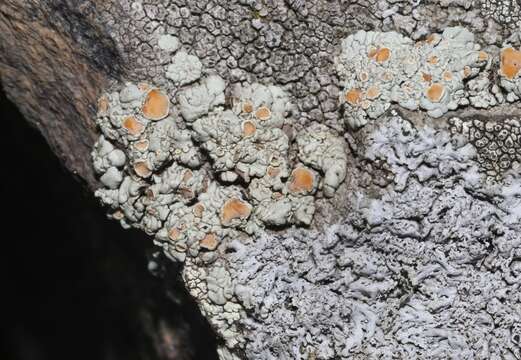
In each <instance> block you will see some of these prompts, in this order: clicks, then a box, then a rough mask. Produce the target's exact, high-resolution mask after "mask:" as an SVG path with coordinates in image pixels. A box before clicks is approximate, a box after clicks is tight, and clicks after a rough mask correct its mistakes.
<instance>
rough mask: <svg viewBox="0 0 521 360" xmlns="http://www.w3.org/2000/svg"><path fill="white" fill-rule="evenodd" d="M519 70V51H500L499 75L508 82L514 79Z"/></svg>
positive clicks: (509, 49)
mask: <svg viewBox="0 0 521 360" xmlns="http://www.w3.org/2000/svg"><path fill="white" fill-rule="evenodd" d="M520 70H521V51H518V50H515V49H514V48H507V49H504V50H503V51H501V67H500V71H501V75H503V76H504V77H506V78H507V79H509V80H512V79H514V78H515V77H516V76H517V75H518V74H519V71H520Z"/></svg>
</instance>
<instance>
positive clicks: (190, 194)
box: [177, 186, 195, 200]
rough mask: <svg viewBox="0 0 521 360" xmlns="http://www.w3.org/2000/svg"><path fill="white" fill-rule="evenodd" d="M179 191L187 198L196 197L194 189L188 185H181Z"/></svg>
mask: <svg viewBox="0 0 521 360" xmlns="http://www.w3.org/2000/svg"><path fill="white" fill-rule="evenodd" d="M177 192H178V193H179V194H180V195H181V196H182V197H183V198H184V199H187V200H190V199H193V198H194V197H195V194H194V191H193V190H192V189H190V188H188V187H186V186H179V187H178V188H177Z"/></svg>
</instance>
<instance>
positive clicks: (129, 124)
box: [122, 116, 145, 135]
mask: <svg viewBox="0 0 521 360" xmlns="http://www.w3.org/2000/svg"><path fill="white" fill-rule="evenodd" d="M122 125H123V127H124V128H125V130H127V132H128V133H129V134H130V135H139V134H141V133H142V132H143V129H144V128H145V127H144V126H143V124H142V123H141V122H139V120H138V119H136V118H135V117H134V116H127V117H126V118H124V119H123V123H122Z"/></svg>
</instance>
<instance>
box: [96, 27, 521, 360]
mask: <svg viewBox="0 0 521 360" xmlns="http://www.w3.org/2000/svg"><path fill="white" fill-rule="evenodd" d="M160 40H161V46H162V48H163V49H164V50H165V51H166V52H168V53H169V54H172V53H174V55H173V56H172V58H171V61H170V63H165V64H164V66H163V68H162V69H163V70H162V72H161V73H160V76H161V78H162V80H161V81H163V80H164V79H166V81H167V82H168V85H167V86H165V88H158V87H155V86H152V85H151V84H149V83H146V82H140V83H136V84H134V83H130V82H129V83H124V84H114V86H113V87H111V88H110V89H109V90H108V91H107V92H106V93H105V94H104V95H102V97H101V98H100V102H99V109H98V110H99V111H98V118H97V122H98V125H99V127H100V128H101V131H102V133H103V135H102V136H101V137H100V139H99V141H98V143H97V144H96V146H95V147H94V150H93V161H94V164H95V169H96V171H97V172H98V173H99V175H100V180H101V181H102V183H103V184H104V186H105V187H104V188H102V189H99V190H98V191H97V192H96V195H97V196H98V197H99V198H100V199H101V201H102V202H103V203H104V204H105V205H107V206H109V207H110V217H112V218H114V219H117V220H118V221H120V223H121V224H122V225H123V226H124V227H135V228H139V229H142V230H143V231H145V232H146V233H148V234H150V235H152V236H153V237H154V242H155V244H156V245H157V246H159V247H161V248H162V249H163V250H164V253H165V254H166V256H167V257H169V258H170V259H171V260H172V261H176V262H179V263H182V264H183V268H182V275H183V279H184V281H185V284H186V286H187V289H188V291H189V292H190V294H191V295H192V296H193V297H194V298H195V299H196V301H197V303H198V305H199V307H200V309H201V311H202V313H203V315H205V317H206V318H207V319H208V320H209V322H210V324H211V325H212V327H213V328H214V329H215V331H216V333H217V334H218V335H219V337H220V338H221V339H222V340H223V342H222V345H221V347H220V348H219V355H220V357H221V358H222V359H226V360H228V359H232V360H236V359H241V358H248V359H273V358H288V359H309V358H317V359H335V358H345V359H348V358H352V357H355V356H373V357H375V358H382V357H383V358H385V357H386V356H389V354H391V353H394V354H399V356H401V357H404V358H405V357H406V358H422V357H424V358H430V357H436V356H440V357H449V356H450V354H452V353H453V352H454V351H455V349H458V351H461V354H463V356H464V358H472V356H477V354H480V353H483V351H488V354H490V356H496V355H497V356H499V355H503V354H505V353H506V352H504V351H503V352H502V350H501V351H495V350H490V349H489V348H488V347H486V345H484V344H482V343H479V342H476V339H478V338H480V337H482V336H484V335H485V334H486V333H488V331H485V330H482V329H478V330H475V331H468V332H465V331H463V330H462V329H463V328H464V326H465V324H466V323H465V321H470V322H472V321H475V320H476V317H478V316H482V315H481V314H480V313H479V311H477V312H476V311H474V310H473V307H474V306H475V305H476V302H477V300H476V298H474V297H473V296H472V295H471V294H469V293H468V292H465V289H466V288H467V287H469V286H485V284H487V286H488V288H487V291H488V292H489V293H490V294H494V293H495V292H496V291H500V289H499V288H498V287H499V286H500V283H499V280H498V279H500V278H501V276H503V275H500V274H494V273H490V271H489V270H488V268H486V265H483V264H484V263H485V261H492V262H493V261H494V260H491V259H489V258H490V256H491V255H490V254H488V253H486V252H487V251H488V249H489V248H488V246H490V245H489V242H490V241H492V240H490V239H492V238H493V239H494V241H499V242H501V244H502V246H507V245H505V244H508V246H511V249H514V248H515V249H517V248H518V247H519V246H521V239H520V238H519V234H520V233H519V230H520V229H519V221H520V219H521V202H520V200H519V195H520V191H521V190H520V189H521V183H520V181H521V180H520V172H519V169H520V167H521V164H520V162H519V159H520V152H521V150H520V148H519V146H518V143H519V136H518V134H517V133H518V132H519V123H518V122H519V119H518V116H517V115H513V116H511V117H510V118H508V119H506V118H494V119H489V120H479V121H478V122H476V121H474V120H473V119H471V118H468V119H467V118H465V119H464V120H461V119H460V118H454V119H452V120H451V121H450V122H449V121H447V119H446V118H444V115H445V114H446V113H447V112H449V111H452V110H455V109H456V108H457V107H459V106H466V107H475V108H491V107H498V106H501V105H502V104H504V103H505V102H510V103H511V104H514V106H516V105H517V103H516V102H517V100H518V99H519V97H518V95H516V91H517V90H516V89H517V87H516V86H517V85H516V84H517V80H518V75H519V74H518V70H519V69H518V68H517V62H516V61H517V60H516V59H517V58H516V57H515V56H514V59H513V60H512V58H507V56H508V55H510V53H511V51H517V50H515V49H513V48H512V49H511V50H508V49H510V48H509V47H507V45H505V48H504V49H503V50H501V54H499V53H496V54H497V55H498V56H497V57H495V54H494V53H490V54H489V53H486V52H484V51H482V50H481V49H480V46H479V45H477V44H476V43H475V42H474V36H473V34H472V33H470V32H469V31H468V30H466V29H464V28H461V27H457V28H447V29H446V30H445V31H443V32H442V33H441V34H437V33H435V34H431V35H430V36H428V37H426V38H425V39H424V40H422V41H421V42H419V43H417V45H414V42H413V41H412V40H411V39H409V38H407V37H405V36H402V35H399V34H398V33H395V32H387V33H377V32H369V33H366V32H358V33H356V34H354V35H351V36H349V37H348V38H347V39H346V40H345V41H344V42H343V43H342V44H339V54H340V55H338V58H337V71H338V73H339V75H340V77H341V79H342V81H343V84H342V86H343V87H344V89H343V90H341V91H340V93H341V95H340V97H339V99H340V102H341V103H344V108H343V111H344V117H346V119H347V121H346V123H345V124H343V123H338V124H334V126H328V125H329V124H328V125H326V123H327V121H324V122H318V121H313V122H311V123H309V124H308V126H299V119H298V117H297V115H298V109H297V106H296V105H295V103H294V98H293V97H292V96H291V94H290V93H289V92H288V91H287V89H286V87H284V86H280V85H274V84H266V83H261V82H251V81H248V80H245V79H236V81H234V83H233V84H230V83H229V82H228V81H227V80H225V79H223V78H222V77H221V76H219V75H217V74H216V73H215V71H213V70H212V69H207V68H203V67H202V62H200V61H198V60H196V59H195V58H194V57H195V55H194V54H190V53H188V52H186V51H185V50H184V49H179V47H177V44H176V43H175V39H173V38H170V37H165V35H163V37H161V39H160ZM514 54H515V53H514ZM404 64H405V65H407V66H405V65H404ZM496 68H497V71H498V79H499V82H497V83H496V80H495V79H491V78H490V76H489V75H490V74H492V73H493V71H495V69H496ZM512 69H513V70H512ZM404 84H409V85H407V86H406V85H404ZM404 86H405V88H406V89H405V90H404ZM406 90H407V91H406ZM334 91H335V90H334ZM393 104H397V109H396V110H395V109H392V107H393ZM403 108H405V109H407V110H410V111H415V110H419V109H423V110H426V111H425V112H421V111H420V112H418V111H417V112H415V113H407V115H406V113H405V112H403V113H402V112H398V109H403ZM409 117H410V119H409ZM367 118H371V119H374V121H371V122H368V121H367ZM435 118H440V119H439V120H435ZM470 124H472V126H471V125H470ZM362 125H364V126H363V127H362ZM473 126H474V127H478V128H486V129H489V128H491V129H493V131H492V130H491V131H490V133H491V134H492V135H493V136H494V137H493V138H492V137H491V136H492V135H490V136H489V135H486V137H487V139H489V143H487V144H489V145H488V147H486V146H481V142H483V141H481V142H479V145H478V142H477V140H478V139H481V137H478V136H477V135H476V134H477V132H478V130H475V129H474V127H473ZM360 127H362V128H361V129H359V128H360ZM338 129H343V131H344V133H341V132H339V131H338ZM353 129H359V130H358V131H352V130H353ZM505 132H506V135H505ZM511 143H512V144H511ZM496 150H497V152H498V154H499V155H498V156H499V158H500V159H501V162H499V163H498V164H499V166H494V167H493V169H492V170H493V172H492V170H491V169H489V165H488V164H490V163H493V161H494V159H495V158H494V155H491V154H496V153H497V152H496ZM505 156H508V161H506V160H507V159H506V158H505ZM487 176H488V177H487ZM492 180H493V181H492ZM453 201H454V202H456V203H457V204H459V205H458V206H456V207H454V205H451V204H452V202H453ZM471 218H472V219H474V218H477V219H478V220H473V221H470V220H469V219H471ZM314 220H315V221H314ZM471 226H473V229H474V230H475V231H474V232H473V233H472V234H473V235H472V237H469V236H468V234H467V233H466V231H467V230H468V229H469V227H471ZM448 229H453V230H452V231H453V232H452V233H450V234H449V233H448V232H447V231H449V230H448ZM491 234H494V237H492V235H491ZM476 238H477V240H476V241H474V240H475V239H476ZM473 241H474V242H473ZM516 244H517V245H516ZM518 245H519V246H518ZM515 251H517V250H515ZM498 253H499V252H498ZM439 254H444V255H443V256H441V255H439ZM496 255H497V253H496ZM504 255H505V256H508V258H509V259H515V256H517V255H515V254H513V253H512V252H508V254H507V253H505V254H504ZM462 259H464V260H463V261H462ZM476 259H479V261H482V262H483V263H482V264H481V266H485V268H479V269H478V270H474V271H471V270H472V269H474V266H475V263H473V261H476ZM487 259H488V260H487ZM509 266H510V265H508V266H507V267H508V268H509ZM516 269H517V267H516ZM506 271H507V268H505V272H506ZM505 276H506V275H505ZM509 276H510V278H511V277H512V276H511V275H509ZM514 278H515V279H517V275H515V277H514ZM452 279H458V280H457V281H456V283H454V281H453V280H452ZM458 281H459V282H458ZM509 281H510V282H511V283H509V285H508V286H510V287H511V288H509V290H508V291H509V292H508V295H504V294H505V293H501V294H503V295H501V296H503V297H502V298H501V299H502V301H503V303H505V304H507V305H506V306H510V308H511V309H514V312H513V315H510V316H506V317H505V316H504V315H503V314H502V313H501V312H500V311H501V310H500V308H502V306H499V307H498V305H497V301H495V300H494V299H493V298H492V296H490V302H491V303H490V304H491V305H490V306H491V307H494V311H495V312H494V313H493V314H492V315H491V317H492V319H493V320H490V321H495V320H496V319H497V321H498V324H499V325H498V326H497V328H496V335H495V336H496V338H501V339H503V340H502V343H501V346H502V349H507V350H505V351H510V352H512V353H513V354H515V355H516V356H519V351H518V350H515V349H516V341H517V340H516V339H517V338H515V336H516V335H515V331H517V330H515V329H517V327H519V323H520V320H521V313H520V311H519V310H520V309H518V308H516V307H515V306H516V305H515V304H516V301H517V298H516V296H517V295H515V294H514V292H513V290H512V289H514V288H515V286H516V284H515V280H514V283H512V281H513V280H512V279H510V280H509ZM460 287H461V289H460ZM498 296H499V295H498ZM448 304H449V305H448ZM487 306H488V303H487ZM457 315H459V316H457ZM449 319H457V321H453V322H449ZM460 319H461V321H460V322H458V321H459V320H460ZM490 321H489V322H490ZM332 329H334V330H332ZM512 329H514V330H512ZM447 339H451V340H450V341H448V340H447ZM485 348H486V350H484V349H485ZM516 351H517V352H516Z"/></svg>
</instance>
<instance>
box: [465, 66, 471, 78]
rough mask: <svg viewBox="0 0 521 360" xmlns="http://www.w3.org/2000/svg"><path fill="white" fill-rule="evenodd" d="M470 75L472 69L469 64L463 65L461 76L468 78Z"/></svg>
mask: <svg viewBox="0 0 521 360" xmlns="http://www.w3.org/2000/svg"><path fill="white" fill-rule="evenodd" d="M470 75H472V69H471V68H470V67H469V66H465V67H464V68H463V76H464V77H466V78H468V77H469V76H470Z"/></svg>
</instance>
